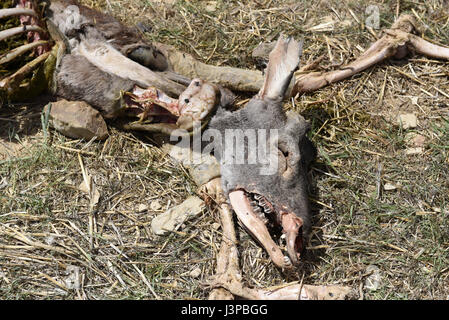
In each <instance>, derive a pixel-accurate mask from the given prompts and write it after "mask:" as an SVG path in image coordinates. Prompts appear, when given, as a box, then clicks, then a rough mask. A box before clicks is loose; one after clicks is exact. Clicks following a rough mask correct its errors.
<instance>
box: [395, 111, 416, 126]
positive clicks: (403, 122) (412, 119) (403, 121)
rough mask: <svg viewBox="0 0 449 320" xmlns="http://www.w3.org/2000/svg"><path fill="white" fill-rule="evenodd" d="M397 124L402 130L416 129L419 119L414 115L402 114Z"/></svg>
mask: <svg viewBox="0 0 449 320" xmlns="http://www.w3.org/2000/svg"><path fill="white" fill-rule="evenodd" d="M397 123H398V125H399V126H401V127H402V129H409V128H416V126H417V125H418V119H417V118H416V116H415V115H414V114H413V113H406V114H400V115H399V116H398V118H397Z"/></svg>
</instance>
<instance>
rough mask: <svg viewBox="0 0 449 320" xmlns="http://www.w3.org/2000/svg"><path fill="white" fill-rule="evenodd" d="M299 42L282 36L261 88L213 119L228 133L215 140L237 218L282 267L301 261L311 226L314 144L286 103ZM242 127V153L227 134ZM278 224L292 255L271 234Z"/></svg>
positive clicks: (298, 55)
mask: <svg viewBox="0 0 449 320" xmlns="http://www.w3.org/2000/svg"><path fill="white" fill-rule="evenodd" d="M301 47H302V46H301V44H300V43H298V42H297V41H295V40H293V39H284V38H283V37H282V36H281V38H280V39H279V40H278V42H277V44H276V47H275V48H274V49H273V51H272V52H271V53H270V59H269V64H268V68H267V73H266V78H265V83H264V86H263V87H262V89H261V90H260V92H259V93H258V94H257V95H256V96H255V97H254V98H253V99H251V101H250V102H249V103H248V105H247V106H246V107H245V108H243V109H240V110H239V111H235V112H229V111H225V110H221V109H220V110H219V111H218V112H217V115H216V116H215V117H214V118H213V119H212V120H211V123H210V127H211V128H214V129H218V130H220V132H221V133H222V135H223V136H224V137H225V143H224V144H217V145H216V148H217V151H218V152H217V157H218V158H219V160H220V164H221V175H222V183H223V189H224V191H225V192H226V194H227V195H228V196H229V200H230V203H231V205H232V207H233V209H234V211H235V212H236V214H237V216H238V218H239V220H240V221H241V222H242V223H243V225H244V226H245V227H246V228H247V229H248V230H249V231H250V233H251V234H252V235H253V236H254V237H255V238H256V239H257V240H258V241H259V242H260V243H261V244H262V245H263V246H264V247H265V249H266V250H267V252H268V253H269V255H270V257H271V258H272V260H273V262H274V263H275V264H276V265H278V266H280V267H289V266H291V263H293V264H295V265H296V264H297V263H298V262H299V258H300V254H301V251H302V249H303V248H304V237H305V236H306V235H307V233H308V230H309V228H310V218H309V204H308V196H307V193H308V192H307V170H308V165H309V164H310V162H311V161H312V160H313V159H314V157H315V148H314V146H313V144H312V143H311V141H310V140H309V139H308V138H307V136H306V133H307V131H308V130H309V124H308V123H307V122H306V121H305V120H304V118H302V117H301V116H299V115H296V116H295V115H294V113H291V114H290V113H287V114H285V113H284V111H283V108H282V100H283V98H284V95H285V93H286V90H287V88H288V86H289V83H290V81H291V79H292V75H293V73H294V71H295V70H296V69H297V66H298V64H299V57H300V51H301ZM239 130H242V131H243V132H244V133H246V134H244V139H243V140H241V141H240V145H239V143H237V148H236V149H238V148H239V146H240V147H241V152H242V154H239V152H234V150H233V148H234V147H233V146H231V147H230V145H229V144H227V143H226V141H230V140H232V139H233V137H231V139H229V134H231V135H232V134H233V135H234V136H235V135H236V134H235V133H236V132H242V131H239ZM251 134H252V135H253V136H254V135H256V136H257V139H253V138H252V137H251ZM254 143H256V144H257V146H256V147H255V146H254ZM231 145H234V144H231ZM265 146H266V148H265ZM264 151H266V152H264ZM255 153H257V157H256V155H255ZM239 157H240V158H241V159H240V161H237V160H238V159H237V158H239ZM242 159H243V163H242V161H241V160H242ZM267 164H268V166H267ZM273 164H274V166H273ZM280 229H282V232H283V233H284V234H285V238H286V249H287V253H288V257H289V258H287V257H285V256H284V254H283V253H282V251H281V250H280V248H279V247H278V246H277V245H276V243H275V242H274V240H273V239H272V237H271V235H270V231H271V233H272V234H274V235H275V234H276V232H279V231H280Z"/></svg>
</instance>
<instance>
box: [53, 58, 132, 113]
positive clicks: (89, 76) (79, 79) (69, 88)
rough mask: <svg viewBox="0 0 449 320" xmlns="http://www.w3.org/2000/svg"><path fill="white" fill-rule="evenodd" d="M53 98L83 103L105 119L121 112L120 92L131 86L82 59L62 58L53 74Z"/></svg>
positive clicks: (129, 82) (127, 81)
mask: <svg viewBox="0 0 449 320" xmlns="http://www.w3.org/2000/svg"><path fill="white" fill-rule="evenodd" d="M55 75H56V82H57V91H56V95H57V96H59V97H62V98H64V99H67V100H73V101H81V100H82V101H85V102H87V103H89V104H90V105H91V106H92V107H94V108H95V109H97V110H98V111H100V112H101V113H102V115H103V116H104V117H106V118H108V117H113V116H115V115H116V114H117V112H119V110H120V109H121V104H120V92H121V91H130V90H131V89H132V88H133V86H134V85H135V83H134V82H133V81H131V80H127V79H122V78H120V77H117V76H115V75H112V74H109V73H107V72H104V71H102V70H100V69H98V68H97V67H96V66H94V65H92V64H91V63H90V62H89V61H87V60H86V59H85V58H84V57H82V56H77V55H72V54H68V55H65V56H64V57H63V58H62V60H61V64H60V66H59V69H58V70H57V71H56V72H55Z"/></svg>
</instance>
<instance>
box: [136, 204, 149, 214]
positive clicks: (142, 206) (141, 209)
mask: <svg viewBox="0 0 449 320" xmlns="http://www.w3.org/2000/svg"><path fill="white" fill-rule="evenodd" d="M147 210H148V205H146V204H145V203H141V204H139V206H138V207H137V212H144V211H147Z"/></svg>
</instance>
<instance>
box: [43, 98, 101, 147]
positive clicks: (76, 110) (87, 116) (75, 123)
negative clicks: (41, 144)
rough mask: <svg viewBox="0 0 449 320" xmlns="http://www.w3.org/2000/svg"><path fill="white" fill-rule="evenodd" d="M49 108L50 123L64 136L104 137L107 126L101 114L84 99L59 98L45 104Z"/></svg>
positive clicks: (87, 138) (79, 137) (82, 137)
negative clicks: (56, 100) (68, 99)
mask: <svg viewBox="0 0 449 320" xmlns="http://www.w3.org/2000/svg"><path fill="white" fill-rule="evenodd" d="M49 106H51V109H50V117H49V119H50V125H51V126H52V127H53V128H54V129H55V130H57V131H59V132H60V133H62V134H63V135H65V136H68V137H71V138H75V139H86V140H90V139H92V138H93V137H95V136H96V137H97V139H98V140H103V139H106V137H107V136H108V127H107V125H106V122H105V121H104V119H103V117H102V116H101V114H100V113H99V112H98V111H97V110H95V109H94V108H92V107H91V106H90V105H89V104H87V103H86V102H84V101H67V100H60V101H58V102H52V103H50V104H48V105H46V106H45V108H44V113H45V112H47V110H48V108H49Z"/></svg>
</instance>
